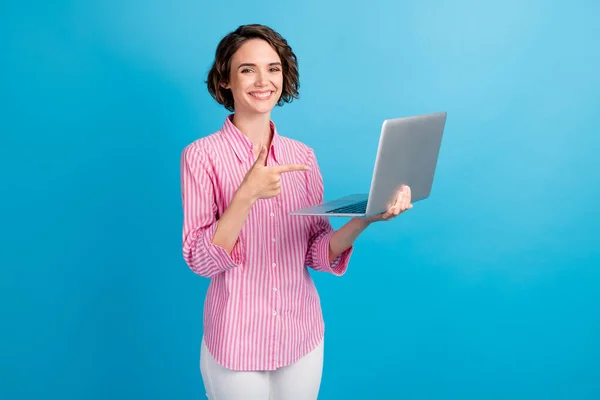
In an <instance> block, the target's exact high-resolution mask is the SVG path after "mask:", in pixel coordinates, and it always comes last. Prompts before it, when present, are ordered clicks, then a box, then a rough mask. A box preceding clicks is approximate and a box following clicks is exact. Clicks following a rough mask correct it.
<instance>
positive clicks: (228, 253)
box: [181, 25, 412, 400]
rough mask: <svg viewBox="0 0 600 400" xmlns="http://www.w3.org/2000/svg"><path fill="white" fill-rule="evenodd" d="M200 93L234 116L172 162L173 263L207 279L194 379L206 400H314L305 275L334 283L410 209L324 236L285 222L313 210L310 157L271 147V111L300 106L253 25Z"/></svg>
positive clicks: (313, 339)
mask: <svg viewBox="0 0 600 400" xmlns="http://www.w3.org/2000/svg"><path fill="white" fill-rule="evenodd" d="M207 83H208V90H209V92H210V94H211V95H212V96H213V97H214V98H215V100H216V101H217V102H219V103H220V104H222V105H223V106H225V108H227V109H228V110H229V111H231V112H232V114H230V115H229V116H228V117H227V118H226V119H225V122H224V124H223V126H222V128H221V129H220V130H219V131H217V132H215V133H213V134H211V135H209V136H206V137H203V138H200V139H198V140H196V141H194V142H193V143H191V144H189V145H188V146H187V147H186V148H185V149H184V150H183V154H182V158H181V174H182V175H181V184H182V199H183V211H184V223H183V257H184V259H185V261H186V263H187V264H188V265H189V267H190V268H191V269H192V271H194V272H195V273H196V274H198V275H201V276H204V277H207V278H210V280H211V281H210V285H209V288H208V292H207V294H206V299H205V303H204V337H203V340H202V345H201V351H200V369H201V374H202V379H203V382H204V385H205V387H206V390H207V396H208V397H209V399H218V400H237V399H240V400H241V399H243V400H253V399H257V400H268V399H274V400H288V399H297V400H309V399H310V400H312V399H316V398H317V395H318V392H319V386H320V382H321V373H322V367H323V345H324V342H323V339H324V323H323V317H322V312H321V306H320V300H319V296H318V294H317V290H316V288H315V285H314V283H313V280H312V279H311V276H310V274H309V272H308V269H307V267H310V268H313V269H315V270H317V271H323V272H329V273H332V274H335V275H342V274H343V273H344V272H345V271H346V268H347V266H348V260H349V258H350V255H351V253H352V250H353V243H354V241H355V239H356V238H357V236H358V235H359V234H360V233H361V232H362V231H363V230H364V229H365V228H367V227H368V226H369V225H370V224H371V223H373V222H375V221H381V220H389V219H392V218H394V217H396V216H397V215H399V214H400V213H402V212H403V211H405V210H407V209H409V208H411V207H412V205H411V203H410V189H409V188H408V187H403V188H402V189H401V190H400V191H399V193H398V196H397V198H396V201H395V203H394V204H393V205H392V206H391V207H390V209H389V210H387V211H386V212H384V213H382V214H380V215H376V216H373V217H369V218H355V219H352V220H350V221H349V222H348V223H347V224H346V225H344V226H343V227H342V228H340V229H339V230H337V231H334V230H333V228H332V226H331V224H330V222H329V220H328V219H327V218H325V217H316V216H315V217H299V216H290V215H288V213H289V212H290V211H292V210H296V209H298V208H301V207H305V206H309V205H314V204H317V203H320V202H322V201H323V180H322V177H321V173H320V170H319V166H318V164H317V160H316V157H315V153H314V151H313V150H312V149H311V148H310V147H308V146H306V145H305V144H303V143H300V142H298V141H296V140H293V139H290V138H287V137H284V136H280V135H279V133H278V131H277V129H276V127H275V124H274V123H273V122H272V121H271V111H272V109H273V108H274V107H275V106H276V105H278V106H282V105H283V104H284V103H287V102H291V101H292V100H293V99H294V98H297V97H298V87H299V80H298V65H297V61H296V56H295V54H294V53H293V52H292V49H291V47H290V46H289V45H288V44H287V42H286V40H285V39H283V38H282V37H281V36H280V35H279V34H278V33H276V32H275V31H273V30H272V29H270V28H269V27H266V26H262V25H245V26H241V27H239V28H238V29H237V30H235V31H234V32H232V33H230V34H228V35H227V36H225V37H224V38H223V39H222V40H221V42H220V43H219V45H218V47H217V50H216V56H215V60H214V64H213V66H212V68H211V70H210V72H209V74H208V80H207Z"/></svg>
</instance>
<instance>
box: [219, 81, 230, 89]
mask: <svg viewBox="0 0 600 400" xmlns="http://www.w3.org/2000/svg"><path fill="white" fill-rule="evenodd" d="M219 85H220V86H221V87H222V88H223V89H229V88H230V86H229V83H228V82H221V83H220V84H219Z"/></svg>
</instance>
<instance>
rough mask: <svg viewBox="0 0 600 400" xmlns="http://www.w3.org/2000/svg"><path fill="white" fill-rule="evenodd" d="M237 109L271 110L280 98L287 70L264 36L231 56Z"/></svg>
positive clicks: (231, 82) (231, 81) (251, 111)
mask: <svg viewBox="0 0 600 400" xmlns="http://www.w3.org/2000/svg"><path fill="white" fill-rule="evenodd" d="M222 86H223V87H224V88H225V89H229V90H231V94H232V95H233V100H234V101H233V103H234V109H235V112H236V113H244V114H267V113H270V112H271V110H272V109H273V107H275V105H276V104H277V102H278V101H279V98H280V97H281V93H282V90H283V71H282V65H281V59H280V58H279V55H278V54H277V52H276V51H275V49H273V47H271V45H269V43H267V42H266V41H264V40H262V39H251V40H248V41H246V42H245V43H244V44H243V45H242V46H240V48H239V49H238V50H237V51H236V52H235V53H234V55H233V57H232V58H231V68H230V71H229V82H227V83H223V84H222Z"/></svg>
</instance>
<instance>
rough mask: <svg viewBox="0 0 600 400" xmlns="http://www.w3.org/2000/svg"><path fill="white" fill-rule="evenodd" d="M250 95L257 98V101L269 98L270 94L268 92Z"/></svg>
mask: <svg viewBox="0 0 600 400" xmlns="http://www.w3.org/2000/svg"><path fill="white" fill-rule="evenodd" d="M251 94H252V96H254V97H258V98H259V99H266V98H267V97H269V96H270V95H271V92H268V93H251Z"/></svg>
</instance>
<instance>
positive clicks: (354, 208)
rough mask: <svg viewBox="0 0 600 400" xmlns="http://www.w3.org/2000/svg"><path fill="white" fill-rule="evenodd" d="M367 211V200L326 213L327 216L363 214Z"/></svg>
mask: <svg viewBox="0 0 600 400" xmlns="http://www.w3.org/2000/svg"><path fill="white" fill-rule="evenodd" d="M365 211H367V200H364V201H361V202H359V203H355V204H350V205H349V206H344V207H339V208H335V209H333V210H329V211H326V212H327V213H328V214H364V213H365Z"/></svg>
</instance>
